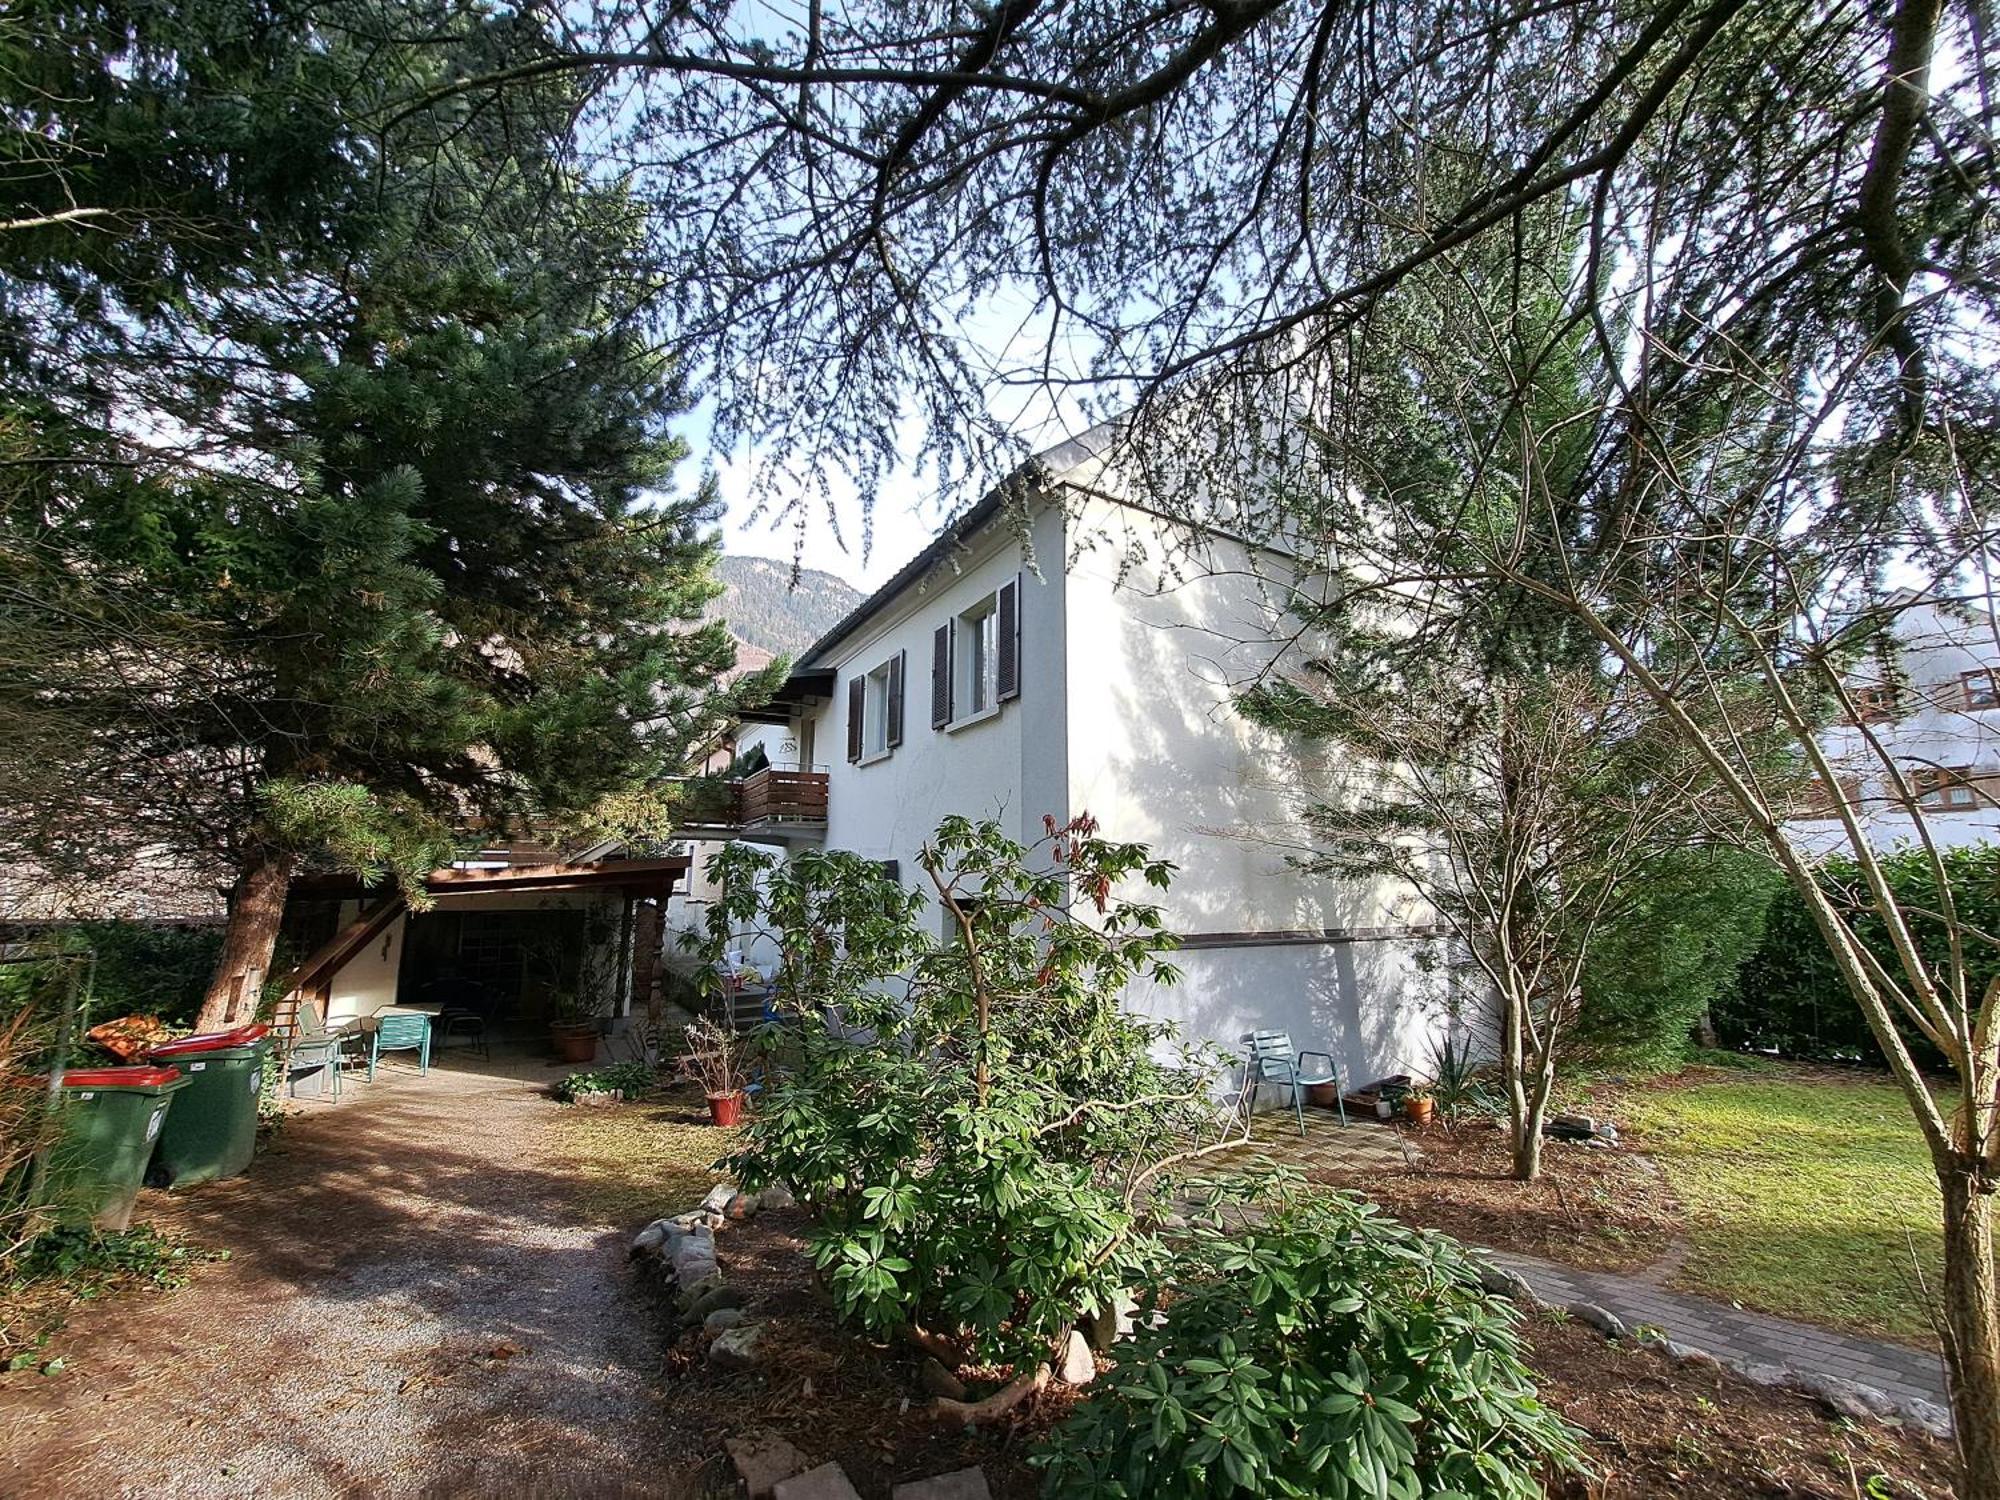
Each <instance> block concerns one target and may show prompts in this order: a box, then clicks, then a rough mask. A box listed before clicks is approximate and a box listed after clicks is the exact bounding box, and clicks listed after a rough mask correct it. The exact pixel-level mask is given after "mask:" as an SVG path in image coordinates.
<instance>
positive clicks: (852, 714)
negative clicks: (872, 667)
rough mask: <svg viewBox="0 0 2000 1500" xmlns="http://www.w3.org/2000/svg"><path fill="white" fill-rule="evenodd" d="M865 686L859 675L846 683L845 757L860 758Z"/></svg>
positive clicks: (865, 703)
mask: <svg viewBox="0 0 2000 1500" xmlns="http://www.w3.org/2000/svg"><path fill="white" fill-rule="evenodd" d="M866 692H867V686H866V684H865V683H864V682H863V680H862V679H861V678H859V677H856V678H854V679H853V680H852V681H851V682H849V683H848V684H847V758H848V759H849V760H859V759H861V716H862V715H863V714H864V713H866V712H867V708H868V700H867V698H866V697H865V696H864V695H865V694H866Z"/></svg>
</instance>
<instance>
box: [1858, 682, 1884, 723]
mask: <svg viewBox="0 0 2000 1500" xmlns="http://www.w3.org/2000/svg"><path fill="white" fill-rule="evenodd" d="M1847 694H1848V696H1849V697H1850V698H1852V699H1853V700H1854V717H1855V719H1856V720H1857V721H1858V722H1859V723H1862V724H1878V723H1881V722H1883V721H1884V720H1888V719H1893V718H1895V717H1896V690H1895V688H1894V687H1892V686H1890V685H1889V684H1888V683H1871V684H1869V685H1867V686H1865V687H1856V688H1849V689H1848V690H1847Z"/></svg>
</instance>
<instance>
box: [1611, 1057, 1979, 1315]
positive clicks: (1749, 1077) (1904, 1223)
mask: <svg viewBox="0 0 2000 1500" xmlns="http://www.w3.org/2000/svg"><path fill="white" fill-rule="evenodd" d="M1600 1105H1601V1106H1608V1108H1609V1111H1610V1112H1611V1113H1612V1114H1613V1115H1614V1116H1615V1117H1616V1118H1617V1120H1618V1122H1619V1124H1620V1126H1621V1127H1623V1128H1628V1129H1629V1131H1630V1135H1628V1139H1632V1141H1633V1144H1635V1145H1636V1146H1638V1148H1639V1149H1640V1150H1642V1151H1644V1152H1646V1153H1647V1154H1648V1155H1650V1156H1651V1157H1652V1158H1653V1159H1654V1160H1655V1161H1656V1162H1658V1163H1659V1165H1660V1168H1661V1170H1662V1171H1663V1172H1665V1174H1666V1178H1667V1181H1668V1184H1669V1185H1670V1186H1671V1187H1672V1188H1673V1190H1674V1192H1675V1194H1676V1195H1677V1196H1678V1197H1679V1198H1680V1200H1681V1203H1682V1205H1683V1206H1684V1210H1685V1223H1684V1230H1683V1232H1684V1234H1685V1236H1686V1239H1687V1241H1688V1244H1689V1247H1690V1250H1691V1252H1692V1253H1691V1254H1690V1255H1689V1256H1688V1257H1687V1260H1686V1263H1685V1265H1684V1266H1683V1267H1682V1269H1681V1270H1680V1272H1679V1273H1678V1275H1677V1276H1676V1278H1675V1282H1674V1284H1675V1285H1677V1286H1681V1287H1684V1288H1686V1289H1687V1290H1690V1291H1697V1292H1702V1293H1706V1294H1708V1295H1710V1296H1716V1297H1722V1298H1726V1299H1729V1300H1732V1301H1736V1302H1740V1303H1742V1304H1743V1305H1744V1306H1745V1307H1751V1308H1756V1309H1759V1310H1760V1311H1764V1312H1771V1313H1778V1314H1780V1315H1783V1316H1787V1317H1794V1318H1799V1319H1803V1320H1806V1321H1809V1322H1814V1323H1821V1324H1826V1325H1828V1326H1832V1327H1840V1328H1847V1329H1852V1330H1854V1331H1857V1332H1864V1333H1873V1334H1881V1335H1886V1336H1888V1337H1891V1338H1898V1339H1904V1340H1908V1341H1910V1342H1915V1343H1928V1342H1930V1341H1931V1337H1932V1335H1931V1327H1930V1322H1929V1320H1928V1318H1927V1316H1926V1314H1925V1311H1924V1303H1925V1298H1924V1296H1923V1293H1922V1290H1921V1287H1922V1286H1926V1285H1927V1286H1930V1287H1932V1288H1935V1287H1936V1285H1937V1282H1938V1269H1939V1265H1940V1262H1941V1257H1942V1254H1943V1235H1942V1232H1941V1230H1940V1228H1939V1223H1938V1215H1939V1208H1938V1194H1937V1188H1936V1186H1935V1184H1934V1180H1933V1178H1932V1176H1931V1169H1930V1162H1929V1158H1928V1157H1927V1156H1926V1155H1925V1153H1924V1148H1923V1144H1922V1142H1921V1141H1920V1140H1919V1139H1918V1136H1917V1131H1916V1126H1915V1125H1914V1123H1913V1122H1912V1120H1911V1118H1910V1111H1909V1107H1908V1106H1907V1105H1906V1104H1905V1103H1904V1102H1903V1097H1902V1094H1901V1092H1900V1091H1899V1090H1898V1089H1897V1088H1896V1086H1895V1085H1894V1084H1892V1083H1889V1082H1886V1081H1883V1080H1880V1079H1877V1078H1866V1077H1855V1076H1851V1075H1844V1074H1840V1073H1836V1072H1833V1071H1831V1070H1824V1069H1815V1070H1809V1071H1807V1070H1794V1069H1776V1068H1773V1069H1768V1070H1762V1069H1760V1070H1756V1071H1749V1072H1740V1073H1733V1074H1731V1073H1720V1072H1714V1071H1712V1070H1706V1069H1704V1070H1697V1071H1696V1072H1694V1073H1691V1074H1687V1075H1683V1076H1682V1077H1681V1078H1678V1079H1670V1080H1663V1081H1662V1082H1661V1083H1659V1084H1657V1085H1653V1086H1647V1087H1634V1088H1628V1089H1621V1090H1619V1091H1617V1092H1616V1094H1615V1095H1613V1096H1611V1097H1609V1098H1606V1099H1601V1100H1600Z"/></svg>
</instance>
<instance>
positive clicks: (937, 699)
mask: <svg viewBox="0 0 2000 1500" xmlns="http://www.w3.org/2000/svg"><path fill="white" fill-rule="evenodd" d="M950 722H951V622H950V621H949V620H947V621H945V623H944V624H942V625H940V626H938V628H937V631H936V633H935V634H934V635H932V636H931V728H933V729H942V728H944V726H945V725H947V724H949V723H950Z"/></svg>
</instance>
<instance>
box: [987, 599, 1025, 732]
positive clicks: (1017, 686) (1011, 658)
mask: <svg viewBox="0 0 2000 1500" xmlns="http://www.w3.org/2000/svg"><path fill="white" fill-rule="evenodd" d="M993 607H994V609H995V610H996V611H998V613H999V615H1000V630H999V634H1000V670H999V671H998V673H996V674H995V675H996V676H997V677H998V679H999V693H998V694H997V696H998V698H999V700H1000V701H1001V702H1002V703H1005V702H1006V701H1007V700H1008V699H1009V698H1018V697H1020V696H1021V580H1020V578H1019V576H1018V575H1017V576H1016V577H1015V579H1014V581H1013V582H1012V583H1003V584H1001V585H1000V599H999V602H998V603H997V604H995V605H994V606H993Z"/></svg>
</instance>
